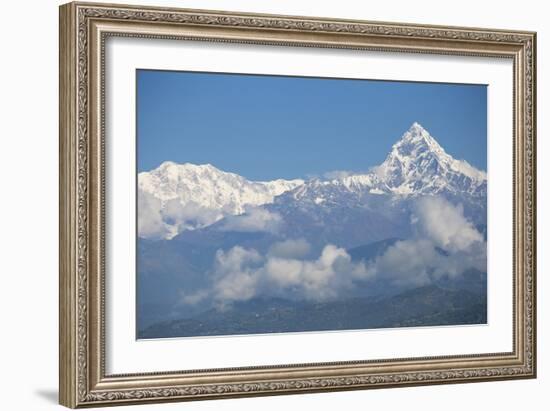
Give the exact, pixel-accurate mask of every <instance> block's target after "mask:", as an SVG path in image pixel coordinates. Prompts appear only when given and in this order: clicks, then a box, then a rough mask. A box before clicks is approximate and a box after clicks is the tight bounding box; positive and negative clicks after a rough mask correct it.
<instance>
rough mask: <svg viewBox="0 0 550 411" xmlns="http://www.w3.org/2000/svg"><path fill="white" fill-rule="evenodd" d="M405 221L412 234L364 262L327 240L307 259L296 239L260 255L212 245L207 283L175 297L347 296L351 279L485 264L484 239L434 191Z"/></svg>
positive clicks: (446, 272) (415, 281)
mask: <svg viewBox="0 0 550 411" xmlns="http://www.w3.org/2000/svg"><path fill="white" fill-rule="evenodd" d="M260 220H261V219H260ZM412 224H413V231H414V232H415V235H414V236H413V238H411V239H407V240H401V241H397V242H396V243H395V244H393V245H392V246H390V247H388V248H387V249H386V251H385V252H384V253H383V254H382V255H380V256H378V257H376V258H374V259H372V260H370V261H368V262H356V261H352V258H351V256H350V255H349V253H348V252H347V251H346V250H345V249H343V248H341V247H338V246H336V245H333V244H327V245H326V246H325V247H324V248H323V249H322V251H321V252H320V254H319V255H317V256H314V257H312V256H311V246H310V244H309V243H308V242H307V241H306V240H305V239H303V238H297V239H287V240H285V241H280V242H276V243H274V244H273V245H272V246H271V247H270V248H269V249H268V251H267V252H266V253H265V255H263V254H260V253H259V252H258V251H257V250H255V249H247V248H243V247H240V246H236V247H233V248H231V249H229V250H227V251H222V250H218V252H217V253H216V257H215V263H214V267H213V272H212V276H211V280H212V286H211V287H210V288H208V290H200V291H199V292H197V293H195V294H192V295H187V296H185V298H184V299H182V301H183V302H184V303H186V304H196V303H198V302H201V301H204V300H205V299H206V298H208V299H210V300H211V301H213V302H214V303H215V304H216V305H217V306H219V307H223V306H224V305H225V304H229V303H231V302H234V301H246V300H249V299H251V298H253V297H255V296H258V295H271V296H277V295H279V296H283V297H285V298H295V299H306V300H313V301H324V300H330V299H337V298H341V297H342V296H345V295H350V293H352V292H353V289H354V287H355V286H356V285H357V283H358V282H361V284H363V285H364V284H365V281H367V284H368V281H370V280H374V279H376V280H383V281H388V282H389V283H391V284H393V285H395V286H398V287H405V288H410V287H418V286H422V285H426V284H430V283H432V282H433V281H434V280H437V279H440V278H443V277H449V278H455V277H457V276H459V275H462V274H463V273H464V272H465V271H466V270H467V269H470V268H475V269H478V270H480V271H485V270H486V258H487V252H486V243H485V241H484V240H483V236H482V235H481V234H480V233H479V232H478V231H477V230H476V229H475V227H474V226H473V224H472V223H471V222H470V221H468V220H467V219H466V218H465V217H464V213H463V210H462V207H460V206H455V205H453V204H451V203H449V202H448V201H446V200H444V199H441V198H436V197H430V198H424V199H421V200H418V202H417V204H416V205H415V207H414V211H413V214H412ZM251 225H253V226H254V224H251ZM245 226H246V225H245ZM247 227H248V226H247Z"/></svg>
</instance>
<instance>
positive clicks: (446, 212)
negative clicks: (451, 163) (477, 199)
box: [413, 197, 483, 251]
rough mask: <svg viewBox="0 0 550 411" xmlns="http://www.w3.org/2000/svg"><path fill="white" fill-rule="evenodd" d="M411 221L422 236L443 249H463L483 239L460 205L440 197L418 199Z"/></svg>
mask: <svg viewBox="0 0 550 411" xmlns="http://www.w3.org/2000/svg"><path fill="white" fill-rule="evenodd" d="M413 223H414V224H416V226H417V227H418V229H419V230H420V231H421V233H422V234H424V236H426V237H427V238H429V239H430V240H432V241H433V242H434V243H435V244H436V245H438V246H439V247H441V248H443V249H445V250H449V251H464V250H466V249H468V248H469V247H470V246H471V245H472V244H475V243H480V242H482V241H483V235H482V234H481V233H480V232H479V231H477V230H476V228H475V227H474V225H473V224H472V223H471V222H470V221H468V220H467V219H466V217H464V209H463V207H462V205H461V204H459V205H453V204H451V203H450V202H448V201H446V200H444V199H443V198H440V197H424V198H421V199H419V200H418V201H417V203H416V207H415V212H414V216H413Z"/></svg>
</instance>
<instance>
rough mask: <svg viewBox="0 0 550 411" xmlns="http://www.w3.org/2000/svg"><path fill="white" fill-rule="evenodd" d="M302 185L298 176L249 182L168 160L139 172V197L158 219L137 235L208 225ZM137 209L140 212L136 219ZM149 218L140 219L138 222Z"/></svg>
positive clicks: (206, 166) (163, 235)
mask: <svg viewBox="0 0 550 411" xmlns="http://www.w3.org/2000/svg"><path fill="white" fill-rule="evenodd" d="M303 183H304V181H303V180H299V179H296V180H283V179H279V180H273V181H265V182H264V181H249V180H247V179H245V178H244V177H241V176H240V175H237V174H234V173H228V172H224V171H221V170H219V169H217V168H216V167H214V166H212V165H210V164H204V165H195V164H189V163H186V164H176V163H174V162H171V161H166V162H164V163H162V164H161V165H160V166H159V167H158V168H156V169H154V170H151V171H146V172H141V173H139V175H138V198H139V200H140V206H143V207H141V208H142V209H143V212H149V213H155V212H156V213H158V216H157V217H158V218H160V219H161V222H160V221H157V223H158V224H157V225H156V228H157V230H153V231H154V234H153V235H147V233H146V232H144V231H143V230H140V234H141V235H142V237H161V238H171V237H173V236H174V235H176V234H177V233H178V232H180V231H182V230H186V229H195V228H200V227H204V226H206V225H210V224H212V223H214V222H216V221H218V220H220V219H221V218H223V217H224V216H226V215H239V214H242V213H244V212H245V209H246V208H247V207H248V206H259V205H263V204H268V203H271V202H273V199H274V198H275V197H276V196H278V195H281V194H282V193H284V192H286V191H289V190H292V189H294V188H296V187H298V186H300V185H302V184H303ZM141 213H142V210H140V217H142V216H141ZM158 218H157V220H158ZM148 222H149V221H141V222H140V223H142V224H140V225H143V224H144V223H145V224H146V223H148ZM145 231H150V230H145Z"/></svg>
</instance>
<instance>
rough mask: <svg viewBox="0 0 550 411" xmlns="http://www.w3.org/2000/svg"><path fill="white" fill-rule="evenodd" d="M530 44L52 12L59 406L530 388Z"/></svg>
mask: <svg viewBox="0 0 550 411" xmlns="http://www.w3.org/2000/svg"><path fill="white" fill-rule="evenodd" d="M535 67H536V36H535V33H533V32H518V31H508V30H487V29H479V28H476V29H473V28H460V27H442V26H431V25H430V26H427V25H426V26H422V25H412V24H401V23H399V24H397V23H377V22H366V21H351V20H330V19H317V18H311V17H290V16H275V15H256V14H245V13H232V12H220V11H200V10H186V9H167V8H155V7H134V6H120V5H117V6H115V5H107V4H91V3H70V4H66V5H63V6H61V8H60V187H61V189H60V403H61V404H63V405H65V406H67V407H72V408H75V407H84V406H104V405H116V404H128V403H143V402H161V401H174V400H182V401H183V400H198V399H215V398H226V397H242V396H253V395H266V394H290V393H307V392H319V391H329V390H348V389H370V388H383V387H396V386H410V385H420V384H442V383H457V382H476V381H487V380H499V379H513V378H534V377H535V376H536V330H535V324H536V317H535V314H536V294H535V271H536V267H535V261H536V258H535V254H536V237H535V221H536V206H535V204H536V197H535V194H536V193H535V191H536V182H535V159H536V149H535V148H536V147H535V134H536V124H535V101H536V98H535V93H536V90H535V85H536V79H535V74H536V73H535Z"/></svg>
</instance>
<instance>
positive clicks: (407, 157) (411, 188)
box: [374, 122, 487, 194]
mask: <svg viewBox="0 0 550 411" xmlns="http://www.w3.org/2000/svg"><path fill="white" fill-rule="evenodd" d="M374 172H375V174H376V175H377V176H378V177H379V178H380V180H381V181H382V182H383V183H384V184H385V185H386V186H387V188H388V189H389V190H390V191H392V192H395V193H401V194H410V193H428V192H429V193H437V192H440V191H443V190H448V191H453V192H461V191H463V192H470V193H474V192H476V191H477V190H478V189H480V187H481V186H483V185H484V184H485V185H486V180H487V175H486V173H485V172H483V171H480V170H478V169H476V168H475V167H473V166H471V165H470V164H469V163H468V162H467V161H465V160H456V159H454V158H453V157H452V156H451V155H449V154H448V153H446V152H445V150H444V149H443V147H441V146H440V145H439V143H438V142H437V141H436V139H435V138H434V137H432V136H431V135H430V133H429V132H428V131H427V130H426V129H425V128H423V127H422V126H421V125H420V124H419V123H416V122H415V123H413V124H412V126H411V127H410V128H409V130H407V131H406V132H405V133H404V134H403V136H402V137H401V139H400V140H399V141H397V142H396V143H395V144H394V145H393V146H392V149H391V151H390V153H389V154H388V156H387V157H386V159H385V160H384V162H383V163H382V164H380V165H379V166H378V167H376V168H375V169H374Z"/></svg>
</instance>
